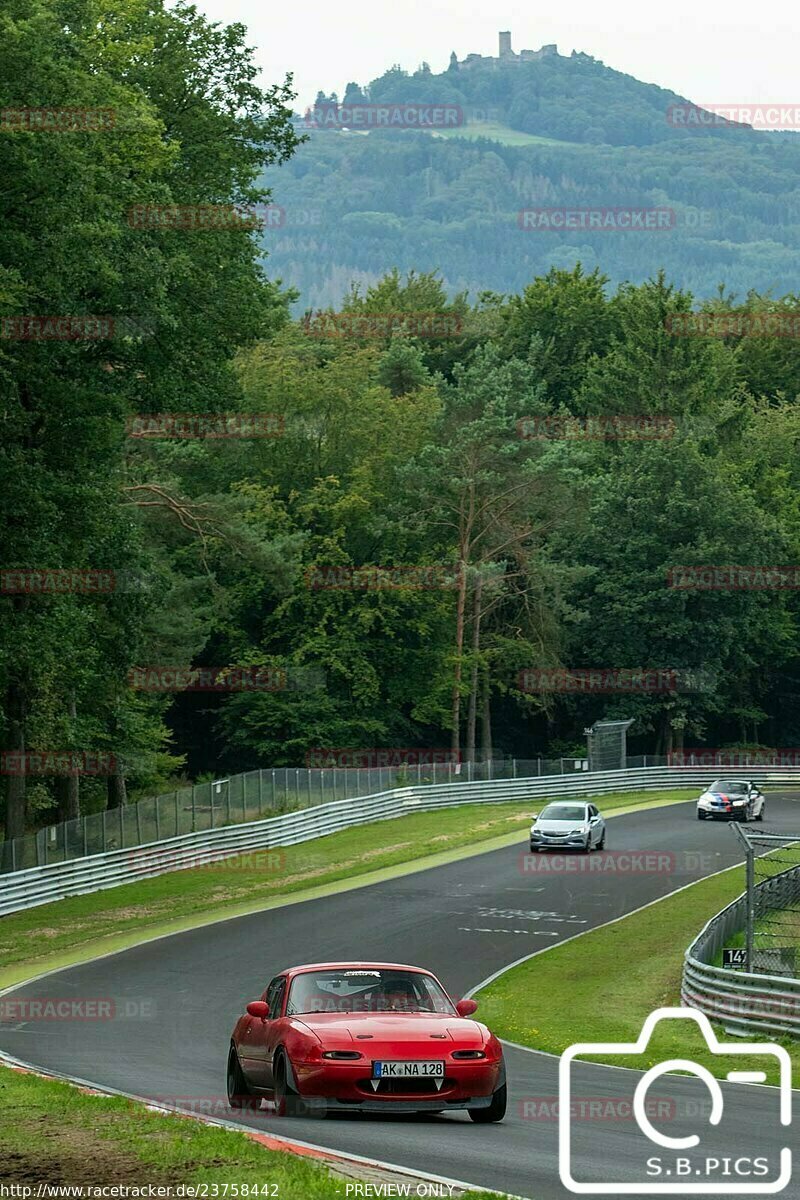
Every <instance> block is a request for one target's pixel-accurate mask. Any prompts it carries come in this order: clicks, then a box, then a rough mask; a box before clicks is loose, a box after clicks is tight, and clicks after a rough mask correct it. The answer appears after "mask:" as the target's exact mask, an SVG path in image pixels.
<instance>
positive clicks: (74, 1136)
mask: <svg viewBox="0 0 800 1200" xmlns="http://www.w3.org/2000/svg"><path fill="white" fill-rule="evenodd" d="M0 1108H2V1111H3V1115H4V1118H5V1119H4V1120H3V1123H2V1125H0V1162H2V1168H0V1177H2V1179H3V1182H4V1183H5V1184H6V1185H8V1184H14V1183H16V1184H18V1185H23V1186H29V1187H30V1186H33V1187H34V1188H36V1186H37V1184H39V1183H45V1184H50V1185H59V1184H61V1185H73V1186H77V1185H83V1186H84V1187H85V1186H89V1185H103V1184H109V1185H117V1186H119V1185H126V1186H128V1187H145V1188H146V1187H147V1186H148V1185H152V1186H154V1187H158V1186H161V1187H165V1188H170V1187H171V1188H172V1189H173V1192H172V1194H173V1195H175V1189H176V1188H177V1187H178V1186H179V1185H181V1184H183V1185H191V1186H195V1187H198V1186H199V1187H202V1186H203V1185H208V1190H207V1191H206V1192H205V1194H206V1195H207V1196H209V1197H210V1196H213V1195H214V1194H215V1193H214V1191H213V1188H214V1186H216V1187H217V1188H218V1189H220V1190H219V1191H218V1192H217V1195H219V1196H222V1195H223V1191H222V1190H221V1189H222V1188H223V1187H224V1185H226V1184H227V1185H233V1184H238V1185H239V1193H238V1194H239V1196H242V1195H243V1189H244V1187H245V1186H246V1187H247V1188H249V1189H252V1190H251V1191H250V1193H249V1194H250V1196H254V1195H257V1196H259V1197H261V1196H277V1197H279V1198H280V1200H336V1198H338V1197H344V1196H345V1194H346V1192H345V1189H346V1182H347V1181H346V1180H345V1178H344V1177H343V1176H341V1175H337V1174H333V1173H331V1172H330V1171H328V1169H327V1168H326V1167H325V1166H323V1165H321V1164H319V1163H318V1162H315V1161H312V1160H310V1159H308V1158H303V1157H299V1156H297V1155H295V1154H291V1153H289V1152H287V1151H281V1150H270V1149H268V1148H267V1147H265V1146H263V1145H260V1144H259V1143H258V1142H255V1141H253V1140H252V1139H251V1138H249V1137H246V1136H245V1135H243V1134H240V1133H236V1132H234V1131H232V1130H227V1129H220V1128H215V1127H213V1126H209V1125H203V1124H201V1123H200V1122H197V1121H190V1120H186V1119H185V1118H182V1117H172V1116H163V1115H161V1114H159V1113H154V1112H152V1111H150V1110H149V1109H147V1108H145V1106H144V1105H142V1104H138V1103H135V1102H133V1101H130V1100H125V1099H123V1098H122V1097H116V1096H95V1095H87V1094H85V1093H84V1092H82V1091H81V1090H80V1089H79V1088H76V1087H72V1086H71V1085H69V1084H66V1083H62V1082H61V1081H60V1080H51V1079H41V1078H39V1077H38V1076H36V1075H23V1074H21V1073H20V1072H18V1071H13V1070H10V1069H9V1068H7V1067H5V1068H0ZM220 1115H224V1114H220ZM265 1132H266V1130H265ZM281 1132H283V1131H281ZM285 1134H286V1136H287V1137H290V1136H291V1130H290V1129H288V1128H287V1129H286V1131H285ZM322 1140H323V1141H324V1140H325V1139H324V1137H323V1138H322ZM413 1186H414V1185H413V1182H412V1189H413ZM256 1189H258V1190H257V1191H256ZM163 1194H164V1195H168V1194H169V1193H163ZM234 1194H235V1193H234ZM228 1195H231V1192H230V1191H229V1192H228ZM462 1195H464V1196H465V1198H466V1197H468V1198H469V1200H480V1198H481V1197H484V1198H488V1196H489V1195H490V1193H487V1192H468V1193H462Z"/></svg>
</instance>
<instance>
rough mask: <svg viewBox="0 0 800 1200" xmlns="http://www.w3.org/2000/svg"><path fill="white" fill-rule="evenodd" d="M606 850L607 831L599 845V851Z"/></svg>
mask: <svg viewBox="0 0 800 1200" xmlns="http://www.w3.org/2000/svg"><path fill="white" fill-rule="evenodd" d="M605 848H606V831H605V829H604V830H603V836H602V837H601V838H600V841H599V842H598V843H597V849H598V850H605Z"/></svg>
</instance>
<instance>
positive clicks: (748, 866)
mask: <svg viewBox="0 0 800 1200" xmlns="http://www.w3.org/2000/svg"><path fill="white" fill-rule="evenodd" d="M729 828H730V829H732V830H733V832H734V833H735V834H736V837H737V838H738V840H739V842H740V844H741V845H742V846H743V847H744V856H745V857H744V864H745V897H746V899H745V931H744V932H745V958H746V959H747V968H746V969H747V970H748V971H752V969H753V941H754V937H755V925H756V878H755V853H754V849H753V846H752V845H751V844H750V839H749V837H748V836H747V834H746V833H745V831H744V830H743V829H742V828H741V826H740V825H738V824H737V823H736V822H731V824H730V826H729Z"/></svg>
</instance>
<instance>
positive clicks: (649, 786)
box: [0, 767, 800, 916]
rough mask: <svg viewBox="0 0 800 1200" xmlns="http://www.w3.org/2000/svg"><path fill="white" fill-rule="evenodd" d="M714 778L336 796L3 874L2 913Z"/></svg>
mask: <svg viewBox="0 0 800 1200" xmlns="http://www.w3.org/2000/svg"><path fill="white" fill-rule="evenodd" d="M778 773H780V778H778V777H777V775H778ZM751 774H752V776H753V777H754V778H756V779H758V781H759V782H761V783H763V784H766V783H767V782H772V783H775V784H783V785H787V784H795V785H800V769H798V768H796V767H794V768H774V767H771V768H764V769H762V771H761V773H760V776H759V773H758V772H757V771H756V770H753V771H751ZM708 778H709V772H708V768H707V767H643V768H634V769H627V770H624V771H600V772H594V773H588V772H582V773H576V774H575V775H566V776H550V777H542V778H539V777H536V776H533V777H529V778H525V779H500V780H495V781H493V782H480V783H455V784H441V785H439V784H430V785H427V786H422V787H408V788H398V789H395V790H393V791H390V792H379V793H378V794H377V795H373V796H361V797H357V798H355V799H347V800H336V801H333V802H331V803H328V804H320V805H316V806H315V807H313V808H306V809H302V810H300V811H298V812H290V813H286V814H284V815H282V816H279V817H271V818H268V819H267V820H263V821H250V822H248V823H247V824H241V825H227V826H224V827H222V828H220V829H214V830H203V831H202V832H198V833H190V834H184V835H182V836H181V837H176V838H169V839H167V840H165V841H159V842H153V843H151V844H150V845H147V846H136V847H133V848H131V849H120V850H112V851H107V852H105V853H103V854H93V855H91V856H89V857H88V858H79V859H74V860H68V861H66V862H60V863H52V864H50V865H49V866H44V867H32V868H30V869H28V870H25V871H16V872H14V873H13V874H9V875H3V876H0V916H3V915H7V914H8V913H12V912H18V911H20V910H21V909H26V908H34V907H35V906H36V905H39V904H47V903H49V902H50V901H52V900H60V899H63V898H64V897H66V896H79V895H82V894H84V893H86V892H94V891H101V890H103V889H105V888H110V887H116V886H117V885H119V884H121V883H130V882H132V881H134V880H137V879H147V878H149V877H150V876H153V875H162V874H164V873H165V872H167V871H174V870H178V869H180V868H186V867H192V866H199V865H201V864H203V863H208V862H213V861H214V860H215V859H219V858H224V857H229V856H231V855H234V854H241V853H243V852H245V851H250V850H261V849H270V848H274V847H277V846H292V845H295V844H296V843H298V842H306V841H310V840H311V839H313V838H317V837H322V836H324V835H325V834H329V833H336V832H337V831H338V830H340V829H347V828H348V827H350V826H352V825H365V824H367V823H369V822H371V821H382V820H389V819H391V818H392V817H400V816H404V815H406V814H408V813H409V812H423V811H426V810H431V809H435V808H444V807H448V806H451V805H454V804H496V803H502V802H503V801H509V802H510V801H521V800H529V801H531V807H532V809H533V808H534V806H535V802H536V800H537V799H543V798H547V799H549V798H550V797H554V798H555V797H559V796H586V795H590V796H602V795H606V794H608V793H610V792H619V791H633V790H635V791H641V790H657V789H664V788H680V787H688V786H694V785H698V786H699V785H702V784H706V783H708Z"/></svg>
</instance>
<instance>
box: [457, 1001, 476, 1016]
mask: <svg viewBox="0 0 800 1200" xmlns="http://www.w3.org/2000/svg"><path fill="white" fill-rule="evenodd" d="M477 1008H478V1002H477V1000H459V1002H458V1004H457V1005H456V1012H457V1013H458V1015H459V1016H460V1017H471V1016H472V1014H473V1013H474V1012H476V1011H477Z"/></svg>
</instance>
